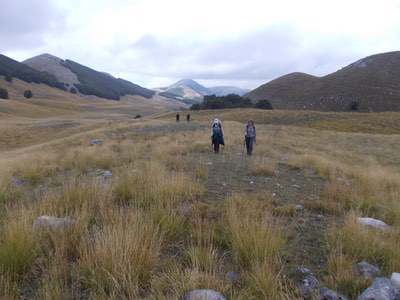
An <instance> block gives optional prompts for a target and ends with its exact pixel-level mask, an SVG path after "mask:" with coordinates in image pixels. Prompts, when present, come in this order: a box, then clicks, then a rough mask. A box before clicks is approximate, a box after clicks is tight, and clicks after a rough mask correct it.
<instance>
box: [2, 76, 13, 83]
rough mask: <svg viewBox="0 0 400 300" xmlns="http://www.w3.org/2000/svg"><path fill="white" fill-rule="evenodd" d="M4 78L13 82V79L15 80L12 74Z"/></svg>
mask: <svg viewBox="0 0 400 300" xmlns="http://www.w3.org/2000/svg"><path fill="white" fill-rule="evenodd" d="M4 79H5V80H6V81H7V82H12V81H13V78H12V76H10V75H6V76H4Z"/></svg>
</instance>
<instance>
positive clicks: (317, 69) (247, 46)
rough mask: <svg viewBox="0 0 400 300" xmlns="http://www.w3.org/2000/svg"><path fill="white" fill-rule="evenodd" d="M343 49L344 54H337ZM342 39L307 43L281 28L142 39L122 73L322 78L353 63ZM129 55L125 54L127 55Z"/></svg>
mask: <svg viewBox="0 0 400 300" xmlns="http://www.w3.org/2000/svg"><path fill="white" fill-rule="evenodd" d="M342 45H346V46H347V48H346V49H345V50H343V51H342V50H341V49H342V48H343V47H342ZM351 49H352V48H351V40H350V39H349V38H346V37H345V36H340V37H324V36H322V37H318V36H314V37H313V39H310V38H309V37H307V36H304V35H303V34H302V33H301V32H298V31H297V30H296V28H295V27H293V26H291V25H281V26H275V27H270V28H268V29H264V30H260V31H258V32H252V33H248V34H245V35H241V36H238V37H236V38H231V39H225V40H219V41H205V42H204V41H197V40H195V39H193V38H187V39H186V38H185V37H181V38H175V39H172V40H171V39H170V40H165V39H157V38H156V37H154V36H151V35H146V36H143V37H142V38H141V39H139V40H138V41H137V42H136V43H134V44H133V45H131V48H130V50H129V51H130V52H131V53H133V54H135V55H136V57H137V59H135V60H134V61H131V62H130V63H129V64H127V65H126V70H125V71H126V72H137V71H138V70H139V72H143V73H145V74H147V75H154V76H164V77H178V78H179V77H180V78H195V79H214V80H232V81H234V80H235V81H237V80H246V81H248V80H250V81H254V82H259V81H263V80H264V81H266V80H270V79H273V78H275V77H277V76H280V75H283V74H286V73H290V72H295V71H302V72H310V73H312V74H315V75H323V74H326V73H328V72H332V71H334V70H336V69H337V68H339V67H341V66H344V65H345V64H347V63H350V62H351V61H352V60H354V59H356V58H359V55H360V54H359V53H353V52H352V51H351ZM128 53H129V52H128Z"/></svg>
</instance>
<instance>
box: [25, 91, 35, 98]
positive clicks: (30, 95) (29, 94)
mask: <svg viewBox="0 0 400 300" xmlns="http://www.w3.org/2000/svg"><path fill="white" fill-rule="evenodd" d="M24 97H25V98H27V99H30V98H32V97H33V93H32V91H31V90H26V91H25V92H24Z"/></svg>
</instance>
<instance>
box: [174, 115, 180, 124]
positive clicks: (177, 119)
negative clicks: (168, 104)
mask: <svg viewBox="0 0 400 300" xmlns="http://www.w3.org/2000/svg"><path fill="white" fill-rule="evenodd" d="M175 118H176V121H177V122H179V118H180V115H179V113H178V114H176V116H175Z"/></svg>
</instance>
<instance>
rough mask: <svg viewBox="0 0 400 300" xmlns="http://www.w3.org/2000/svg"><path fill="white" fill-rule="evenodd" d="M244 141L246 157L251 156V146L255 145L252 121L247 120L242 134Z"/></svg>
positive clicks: (254, 131)
mask: <svg viewBox="0 0 400 300" xmlns="http://www.w3.org/2000/svg"><path fill="white" fill-rule="evenodd" d="M244 140H245V143H246V150H247V155H252V154H253V146H254V144H255V143H256V127H255V126H254V122H253V120H249V121H248V122H247V125H246V129H245V132H244Z"/></svg>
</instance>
